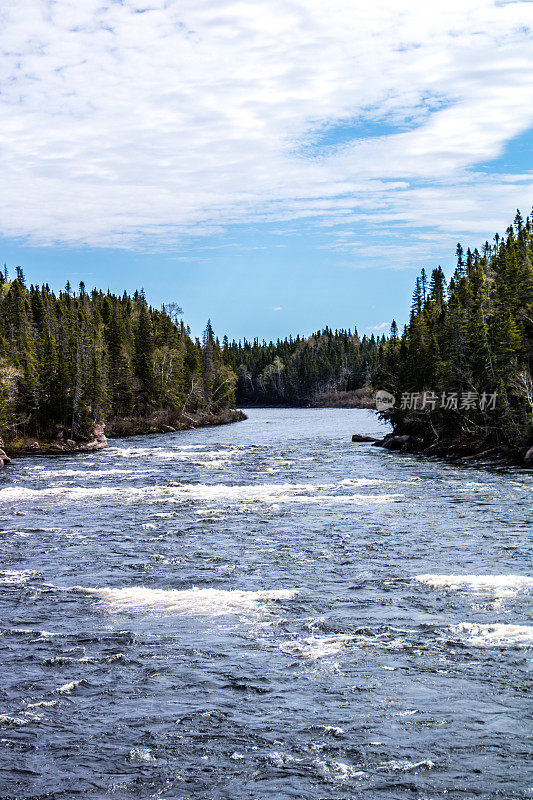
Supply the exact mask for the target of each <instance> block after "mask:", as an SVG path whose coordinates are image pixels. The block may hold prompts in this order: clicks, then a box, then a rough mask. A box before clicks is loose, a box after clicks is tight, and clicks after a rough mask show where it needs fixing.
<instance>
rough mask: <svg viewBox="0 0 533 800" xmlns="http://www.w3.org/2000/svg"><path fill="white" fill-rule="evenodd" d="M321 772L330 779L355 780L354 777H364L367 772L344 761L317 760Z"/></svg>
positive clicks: (341, 781)
mask: <svg viewBox="0 0 533 800" xmlns="http://www.w3.org/2000/svg"><path fill="white" fill-rule="evenodd" d="M315 763H316V765H317V767H318V769H319V772H320V773H321V775H322V776H323V777H324V778H327V779H329V780H334V781H339V782H340V783H344V782H345V781H349V780H353V779H354V778H364V777H366V775H367V773H366V772H364V771H363V770H361V769H358V768H357V767H354V766H352V765H351V764H345V763H344V762H342V761H330V762H328V761H320V760H318V761H316V762H315Z"/></svg>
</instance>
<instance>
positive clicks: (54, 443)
mask: <svg viewBox="0 0 533 800" xmlns="http://www.w3.org/2000/svg"><path fill="white" fill-rule="evenodd" d="M184 416H185V417H186V419H183V417H184ZM245 419H247V416H246V414H245V413H244V412H243V411H241V410H240V409H237V408H232V409H225V410H224V411H222V412H220V414H208V413H207V412H204V411H200V412H195V413H194V414H190V415H189V414H187V415H183V416H182V415H180V417H179V419H176V420H173V421H174V425H169V424H159V425H156V424H154V421H153V420H150V418H147V419H142V418H139V419H131V418H130V419H124V420H114V421H108V423H100V424H97V425H95V426H94V428H93V431H92V432H91V436H90V438H88V439H79V440H73V439H66V440H65V441H63V439H60V438H55V439H48V438H42V439H35V438H32V437H25V438H22V437H21V438H20V439H15V440H13V441H11V442H9V441H8V442H5V443H3V442H2V440H0V462H2V463H0V468H1V467H3V466H6V465H9V464H11V463H12V459H14V458H24V457H27V456H42V457H49V456H63V455H76V454H77V453H95V452H99V451H101V450H105V449H107V447H109V444H108V441H109V439H127V438H130V437H132V436H148V435H156V434H159V435H160V434H166V433H178V432H180V431H186V430H195V429H196V428H207V427H215V426H218V425H231V424H233V423H234V422H243V421H244V420H245ZM106 428H107V429H108V433H107V434H105V433H104V430H105V429H106ZM109 430H110V431H111V433H109Z"/></svg>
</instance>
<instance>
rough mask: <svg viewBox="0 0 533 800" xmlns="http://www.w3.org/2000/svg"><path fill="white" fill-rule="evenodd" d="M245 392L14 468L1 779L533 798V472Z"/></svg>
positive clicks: (1, 660) (362, 420)
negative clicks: (532, 657) (437, 454)
mask: <svg viewBox="0 0 533 800" xmlns="http://www.w3.org/2000/svg"><path fill="white" fill-rule="evenodd" d="M248 413H249V419H248V420H247V421H245V422H242V423H238V424H234V425H228V426H224V427H218V428H204V429H200V430H194V431H185V432H182V433H176V434H166V435H164V436H163V435H162V436H158V435H155V436H144V437H135V438H132V439H125V440H114V441H111V442H110V445H111V446H110V448H109V449H108V450H106V451H104V452H101V453H98V454H85V455H77V456H73V457H68V458H65V457H57V458H37V457H32V458H25V459H21V460H17V461H16V463H15V464H14V466H12V467H9V468H7V469H5V470H4V471H3V473H2V475H1V477H0V486H1V490H0V527H1V529H2V531H3V533H2V536H1V539H0V547H1V564H0V566H1V567H2V571H1V572H0V590H1V591H0V602H1V618H0V625H1V631H0V664H1V677H0V680H1V686H0V747H1V751H0V752H1V758H0V797H1V798H2V800H7V798H9V799H10V800H14V798H17V800H22V798H24V799H27V798H39V799H40V800H44V798H46V800H52V799H53V800H56V798H57V799H58V800H59V799H61V800H69V799H70V798H78V797H80V798H81V797H88V798H116V800H133V798H135V799H137V800H138V799H142V800H146V799H147V798H168V800H170V798H172V800H178V799H180V800H181V798H183V800H189V799H192V798H194V800H222V799H224V800H226V799H227V800H263V798H276V800H285V799H286V798H304V800H320V798H323V799H324V800H334V799H335V800H341V799H342V800H348V799H349V798H365V799H366V800H382V799H383V800H393V799H394V800H403V799H404V798H416V800H435V799H436V798H444V797H446V798H447V800H459V798H460V800H468V799H469V798H483V799H484V800H488V799H489V798H503V799H504V800H509V798H525V797H530V796H531V794H528V787H529V786H531V783H532V782H531V780H530V779H528V775H527V768H526V767H527V758H528V754H529V753H530V749H529V746H528V738H527V737H528V733H529V732H530V731H529V730H528V722H527V719H528V717H527V714H528V711H531V706H530V705H529V706H528V699H527V689H528V672H527V664H528V662H527V657H528V652H530V648H531V645H532V643H533V626H532V621H531V616H530V612H531V591H532V588H533V578H532V577H531V574H532V572H531V549H532V548H531V537H530V533H531V521H532V516H533V515H532V508H531V506H532V502H531V501H532V479H531V473H527V472H526V471H525V470H521V469H519V468H508V467H506V468H495V467H488V466H486V465H485V466H481V465H474V464H470V465H468V466H466V465H457V464H454V463H448V462H445V461H438V460H431V459H428V458H426V457H422V456H417V455H399V454H397V453H390V452H388V451H386V450H383V449H381V448H375V447H372V446H371V445H366V444H352V443H351V434H352V433H355V432H360V433H372V432H375V433H377V432H378V431H379V430H380V426H379V423H378V422H377V421H376V419H375V417H374V416H373V415H372V413H371V412H367V411H361V410H355V411H351V410H346V409H271V410H268V409H253V410H250V411H249V412H248ZM381 430H382V429H381Z"/></svg>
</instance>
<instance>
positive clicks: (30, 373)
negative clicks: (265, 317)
mask: <svg viewBox="0 0 533 800" xmlns="http://www.w3.org/2000/svg"><path fill="white" fill-rule="evenodd" d="M180 313H181V309H179V308H178V307H177V306H176V305H175V304H170V306H168V307H167V308H165V307H163V308H162V310H157V309H154V308H152V307H150V306H149V305H148V303H147V301H146V298H145V296H144V292H143V291H141V292H137V291H136V292H135V293H134V294H133V296H130V295H128V294H127V293H126V292H124V294H123V295H122V296H117V295H115V294H112V293H110V292H109V291H108V292H107V293H104V292H101V291H97V290H96V289H93V291H92V292H90V293H88V292H87V291H86V289H85V286H84V284H83V282H82V283H80V285H79V290H78V292H77V293H76V292H74V291H73V290H72V288H71V286H70V284H69V283H67V285H66V287H65V289H64V291H61V292H59V294H57V295H56V294H55V293H54V292H53V291H52V290H51V289H50V287H49V286H48V285H47V284H45V285H43V286H41V287H38V286H33V285H31V286H30V287H29V288H28V287H27V286H26V281H25V277H24V274H23V271H22V269H21V267H17V269H16V274H15V277H14V278H13V279H11V280H10V279H9V275H8V270H7V268H6V267H5V268H4V271H1V270H0V436H2V438H4V439H6V440H9V439H14V438H17V437H19V436H23V437H26V436H34V437H36V438H39V437H40V436H44V437H51V436H54V435H58V434H59V435H60V436H61V435H62V434H64V435H65V436H69V437H70V438H73V439H76V438H78V437H85V436H87V435H89V433H90V430H91V428H92V427H93V426H94V424H95V423H98V422H100V421H102V420H108V421H109V424H110V428H111V430H113V429H116V428H117V426H118V428H119V429H120V430H124V431H127V430H128V427H127V426H126V428H124V426H122V427H121V426H120V424H119V423H120V422H121V421H122V422H123V421H124V420H130V421H135V420H136V421H137V422H139V421H143V424H142V425H137V426H135V425H134V424H133V425H130V429H131V431H132V432H137V431H138V432H142V431H143V430H144V429H145V428H146V429H149V427H148V426H149V424H152V423H153V424H155V425H156V426H157V425H158V424H162V423H163V422H166V423H170V424H173V423H176V422H179V421H180V420H184V419H185V420H186V418H187V415H188V414H197V413H198V412H204V413H206V414H209V415H217V414H220V413H221V412H223V411H224V410H225V409H229V408H233V407H234V405H235V391H234V387H235V382H236V378H235V375H234V374H233V373H232V371H231V369H230V368H229V366H228V365H227V364H225V363H224V361H223V360H222V354H221V348H220V345H219V343H218V341H217V340H216V338H215V335H214V333H213V329H212V327H211V323H210V322H209V323H208V324H207V327H206V330H205V331H204V335H203V338H202V341H199V340H198V339H197V340H195V341H193V339H192V338H191V336H190V331H189V330H188V329H187V328H186V327H185V326H184V324H183V321H181V320H180V319H179V315H180Z"/></svg>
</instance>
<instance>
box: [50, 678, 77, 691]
mask: <svg viewBox="0 0 533 800" xmlns="http://www.w3.org/2000/svg"><path fill="white" fill-rule="evenodd" d="M82 682H83V678H80V679H79V680H77V681H70V683H64V684H63V686H58V688H57V689H54V694H70V693H71V692H73V691H74V689H75V688H76V687H77V686H79V685H80V683H82Z"/></svg>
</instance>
